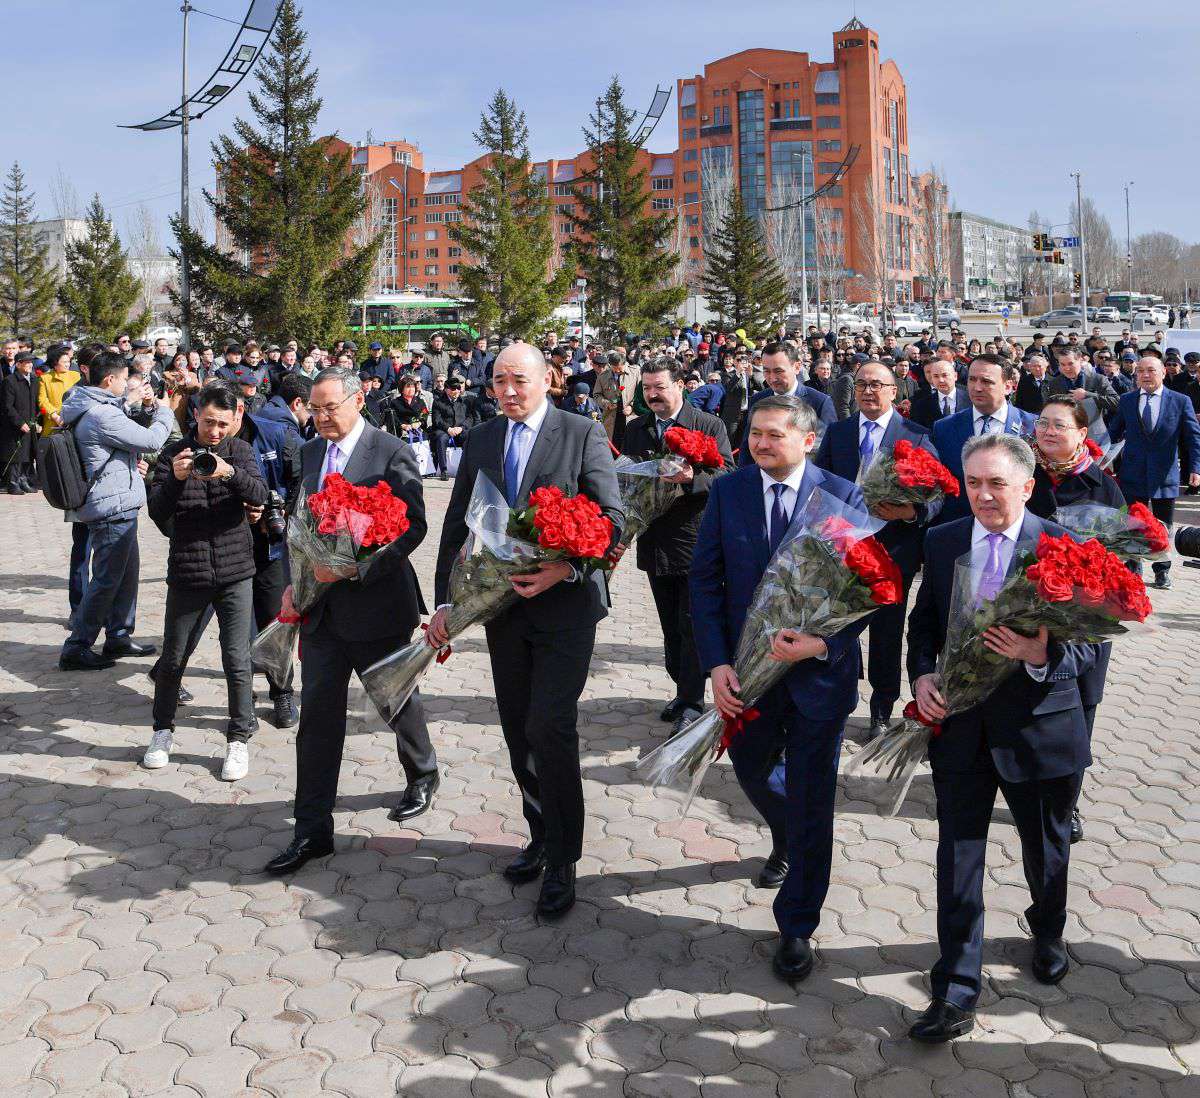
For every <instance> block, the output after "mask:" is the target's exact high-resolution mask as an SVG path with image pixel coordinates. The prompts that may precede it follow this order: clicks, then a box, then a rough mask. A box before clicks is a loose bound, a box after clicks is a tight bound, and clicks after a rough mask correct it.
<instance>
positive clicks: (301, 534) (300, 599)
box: [253, 473, 409, 682]
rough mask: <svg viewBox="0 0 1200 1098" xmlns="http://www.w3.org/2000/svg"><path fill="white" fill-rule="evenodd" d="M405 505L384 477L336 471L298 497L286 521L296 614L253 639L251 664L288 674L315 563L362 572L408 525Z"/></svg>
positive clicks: (312, 591) (278, 675)
mask: <svg viewBox="0 0 1200 1098" xmlns="http://www.w3.org/2000/svg"><path fill="white" fill-rule="evenodd" d="M408 526H409V522H408V505H407V504H406V503H405V502H404V500H402V499H400V498H399V497H397V496H395V495H393V493H392V489H391V487H390V486H389V485H388V483H387V481H385V480H381V481H379V482H378V483H377V484H373V485H369V486H368V485H356V484H351V483H350V482H349V481H348V480H347V479H346V478H345V477H344V476H342V475H341V474H340V473H331V474H330V475H329V476H327V477H326V478H325V482H324V484H322V486H321V490H320V491H319V492H313V493H312V495H310V496H308V497H307V498H304V497H301V499H300V501H299V503H298V504H297V506H296V510H295V513H294V514H293V515H292V517H291V518H290V519H289V520H288V559H289V562H290V564H291V571H292V602H293V604H294V605H295V607H296V615H295V616H293V617H287V616H284V615H281V616H280V617H279V618H277V619H276V620H275V621H273V622H271V624H270V625H268V626H267V627H266V629H264V630H263V631H262V632H261V633H260V634H259V635H258V638H257V640H255V642H254V652H253V659H254V665H255V667H258V668H260V669H262V670H263V671H265V672H267V673H268V674H269V675H271V676H272V678H273V679H274V681H276V682H283V681H285V680H286V678H287V674H288V671H289V669H290V667H291V663H292V653H293V651H294V650H295V643H296V637H297V635H298V634H299V632H300V624H301V622H302V621H303V617H304V614H305V612H306V611H308V610H310V609H311V608H312V606H313V604H314V603H316V601H317V599H318V598H319V597H320V595H321V591H322V588H323V586H324V585H323V584H320V583H318V582H317V579H316V576H315V575H314V572H313V568H314V565H323V566H325V567H326V568H330V569H334V570H337V569H345V568H348V567H350V566H357V567H358V568H359V570H360V575H361V573H362V570H363V567H364V566H365V565H367V564H368V563H369V561H370V559H371V557H372V556H374V554H375V553H377V552H378V551H379V550H380V549H382V548H383V547H384V546H387V545H391V543H392V542H393V541H395V540H396V539H397V538H399V537H400V536H401V535H402V534H404V533H406V532H407V530H408Z"/></svg>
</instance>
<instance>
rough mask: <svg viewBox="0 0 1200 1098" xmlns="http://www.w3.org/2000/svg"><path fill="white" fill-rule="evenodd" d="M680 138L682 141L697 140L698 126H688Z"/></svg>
mask: <svg viewBox="0 0 1200 1098" xmlns="http://www.w3.org/2000/svg"><path fill="white" fill-rule="evenodd" d="M680 140H681V141H695V140H696V127H695V126H686V127H685V128H684V131H683V136H682V137H681V138H680Z"/></svg>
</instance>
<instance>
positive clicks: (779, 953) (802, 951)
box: [771, 934, 813, 981]
mask: <svg viewBox="0 0 1200 1098" xmlns="http://www.w3.org/2000/svg"><path fill="white" fill-rule="evenodd" d="M771 967H772V968H774V969H775V975H776V976H779V977H781V978H782V979H784V980H793V981H799V980H803V979H804V978H805V977H806V976H807V975H808V974H809V973H810V972H812V969H813V952H812V946H810V945H809V944H808V939H807V938H792V937H790V936H789V935H787V934H784V935H783V936H782V937H781V938H780V939H779V948H778V949H776V950H775V960H774V961H772V962H771Z"/></svg>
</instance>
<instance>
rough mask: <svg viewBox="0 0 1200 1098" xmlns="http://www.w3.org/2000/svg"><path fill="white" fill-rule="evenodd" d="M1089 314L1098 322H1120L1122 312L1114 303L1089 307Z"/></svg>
mask: <svg viewBox="0 0 1200 1098" xmlns="http://www.w3.org/2000/svg"><path fill="white" fill-rule="evenodd" d="M1088 314H1089V315H1090V316H1091V318H1092V319H1093V320H1094V321H1096V323H1097V324H1120V323H1121V314H1120V313H1119V312H1117V310H1116V308H1114V307H1113V306H1112V305H1098V306H1097V307H1096V308H1094V309H1088Z"/></svg>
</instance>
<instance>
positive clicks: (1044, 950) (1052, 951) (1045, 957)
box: [1033, 938, 1071, 984]
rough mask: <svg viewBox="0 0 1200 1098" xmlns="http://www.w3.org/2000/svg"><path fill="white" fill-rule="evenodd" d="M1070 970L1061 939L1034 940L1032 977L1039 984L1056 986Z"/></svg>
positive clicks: (1065, 949) (1069, 963)
mask: <svg viewBox="0 0 1200 1098" xmlns="http://www.w3.org/2000/svg"><path fill="white" fill-rule="evenodd" d="M1070 968H1071V962H1070V960H1069V959H1068V957H1067V947H1066V946H1065V945H1063V940H1062V939H1061V938H1034V940H1033V975H1034V979H1036V980H1037V981H1038V982H1039V983H1042V984H1057V983H1061V982H1062V978H1063V977H1064V976H1065V975H1066V974H1067V972H1068V971H1069V970H1070Z"/></svg>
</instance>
